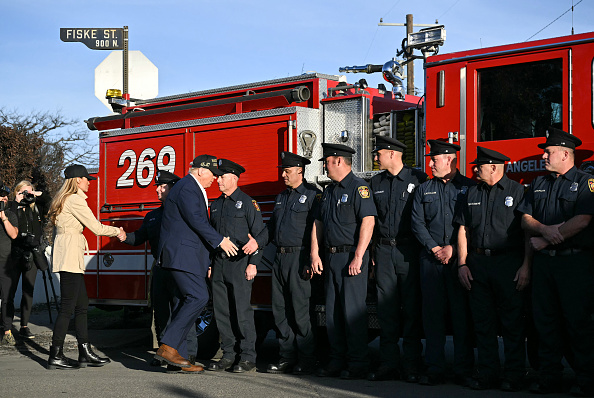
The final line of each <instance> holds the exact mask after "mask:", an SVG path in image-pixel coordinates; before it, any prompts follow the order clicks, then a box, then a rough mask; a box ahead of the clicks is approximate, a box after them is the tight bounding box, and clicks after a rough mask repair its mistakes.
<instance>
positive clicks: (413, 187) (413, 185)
mask: <svg viewBox="0 0 594 398" xmlns="http://www.w3.org/2000/svg"><path fill="white" fill-rule="evenodd" d="M414 190H415V184H408V188H406V192H408V193H411V192H412V191H414Z"/></svg>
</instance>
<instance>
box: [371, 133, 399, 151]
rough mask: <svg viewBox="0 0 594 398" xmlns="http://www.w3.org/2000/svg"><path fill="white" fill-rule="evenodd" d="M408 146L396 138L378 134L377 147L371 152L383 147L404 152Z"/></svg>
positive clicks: (376, 138)
mask: <svg viewBox="0 0 594 398" xmlns="http://www.w3.org/2000/svg"><path fill="white" fill-rule="evenodd" d="M406 148H407V146H406V144H403V143H402V142H400V141H398V140H397V139H395V138H392V137H385V136H383V135H378V136H377V137H375V147H374V148H373V150H372V151H371V152H372V153H375V152H377V151H379V150H381V149H389V150H391V151H398V152H404V150H405V149H406Z"/></svg>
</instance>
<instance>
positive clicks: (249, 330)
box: [212, 254, 256, 362]
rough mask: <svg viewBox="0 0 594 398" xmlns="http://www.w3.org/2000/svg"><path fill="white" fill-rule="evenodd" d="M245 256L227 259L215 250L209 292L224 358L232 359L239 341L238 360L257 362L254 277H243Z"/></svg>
mask: <svg viewBox="0 0 594 398" xmlns="http://www.w3.org/2000/svg"><path fill="white" fill-rule="evenodd" d="M248 259H249V257H248V256H241V255H238V256H235V257H233V258H232V259H228V258H222V257H221V254H218V255H217V257H216V258H215V260H214V263H213V266H212V295H213V306H214V313H215V319H216V320H217V327H218V328H219V333H220V335H221V349H222V350H223V358H227V359H232V360H235V354H236V348H235V344H236V341H238V342H239V352H237V353H238V354H239V355H240V358H241V360H243V361H250V362H256V327H255V325H254V309H253V308H252V305H251V296H252V284H253V282H254V280H253V279H252V280H251V281H248V280H246V279H245V269H246V268H247V266H248Z"/></svg>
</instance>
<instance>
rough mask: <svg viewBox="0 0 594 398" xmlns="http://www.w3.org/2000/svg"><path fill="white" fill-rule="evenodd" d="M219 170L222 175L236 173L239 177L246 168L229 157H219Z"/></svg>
mask: <svg viewBox="0 0 594 398" xmlns="http://www.w3.org/2000/svg"><path fill="white" fill-rule="evenodd" d="M219 171H220V172H221V173H222V174H221V175H223V174H227V173H231V174H235V175H236V176H237V177H239V175H240V174H241V173H245V169H244V168H243V167H242V166H240V165H238V164H237V163H235V162H232V161H230V160H228V159H219Z"/></svg>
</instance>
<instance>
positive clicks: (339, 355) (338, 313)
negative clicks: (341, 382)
mask: <svg viewBox="0 0 594 398" xmlns="http://www.w3.org/2000/svg"><path fill="white" fill-rule="evenodd" d="M354 255H355V253H354V252H351V253H335V254H331V253H328V254H327V255H326V261H325V263H324V273H325V275H326V277H325V281H326V329H327V331H328V340H329V341H330V363H331V364H332V365H333V366H334V365H336V366H342V365H344V364H345V362H346V363H347V364H348V368H349V369H350V370H353V371H358V370H364V369H366V368H367V367H368V366H369V359H368V352H367V304H366V303H365V299H366V297H367V278H368V264H367V263H368V262H369V253H368V252H365V255H364V256H363V263H362V266H361V273H360V274H359V275H355V276H350V275H349V264H350V263H351V261H352V260H353V257H354Z"/></svg>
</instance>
